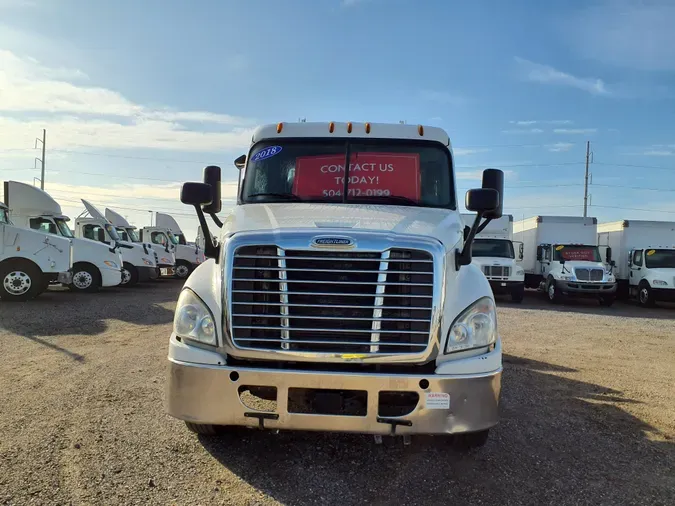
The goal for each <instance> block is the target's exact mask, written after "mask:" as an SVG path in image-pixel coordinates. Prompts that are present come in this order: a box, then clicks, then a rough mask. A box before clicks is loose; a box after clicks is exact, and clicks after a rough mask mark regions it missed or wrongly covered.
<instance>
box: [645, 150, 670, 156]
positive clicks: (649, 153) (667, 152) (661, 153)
mask: <svg viewBox="0 0 675 506" xmlns="http://www.w3.org/2000/svg"><path fill="white" fill-rule="evenodd" d="M642 154H643V155H645V156H675V151H671V150H668V149H650V150H648V151H645V152H644V153H642Z"/></svg>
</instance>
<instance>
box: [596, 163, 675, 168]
mask: <svg viewBox="0 0 675 506" xmlns="http://www.w3.org/2000/svg"><path fill="white" fill-rule="evenodd" d="M593 165H602V166H604V167H627V168H631V169H654V170H675V167H659V166H657V165H632V164H628V163H602V162H593Z"/></svg>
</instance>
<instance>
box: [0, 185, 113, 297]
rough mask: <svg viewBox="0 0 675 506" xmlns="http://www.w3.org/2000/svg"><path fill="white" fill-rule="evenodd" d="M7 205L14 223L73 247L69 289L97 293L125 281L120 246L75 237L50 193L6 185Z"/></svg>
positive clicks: (30, 187)
mask: <svg viewBox="0 0 675 506" xmlns="http://www.w3.org/2000/svg"><path fill="white" fill-rule="evenodd" d="M4 188H5V202H6V203H7V205H8V206H9V207H10V209H11V212H12V221H13V222H14V223H15V224H16V225H18V226H20V227H24V228H31V229H34V230H40V231H42V232H45V233H48V234H53V235H60V236H62V237H65V238H67V239H70V240H71V241H72V243H73V269H72V272H73V276H72V278H73V279H72V282H71V283H70V284H69V285H68V287H69V288H70V289H71V290H73V291H78V292H95V291H97V290H98V289H99V288H101V287H109V286H117V285H119V284H120V283H121V281H122V254H121V253H120V251H119V250H120V247H121V246H120V245H119V244H114V245H112V246H111V245H107V244H101V243H100V242H98V241H94V240H90V239H82V238H78V237H75V236H74V235H73V233H72V232H71V230H70V228H69V226H68V222H69V221H70V218H69V217H68V216H66V215H64V214H63V211H62V210H61V206H60V205H59V203H58V202H56V201H55V200H54V199H53V198H52V197H51V196H50V195H49V194H48V193H47V192H45V191H44V190H41V189H40V188H37V187H35V186H32V185H29V184H26V183H21V182H19V181H5V184H4Z"/></svg>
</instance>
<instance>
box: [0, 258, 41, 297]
mask: <svg viewBox="0 0 675 506" xmlns="http://www.w3.org/2000/svg"><path fill="white" fill-rule="evenodd" d="M0 280H2V285H0V299H2V300H5V301H17V302H18V301H24V300H29V299H33V298H35V297H37V296H38V295H39V294H40V293H41V292H42V291H43V287H44V282H43V280H42V271H40V268H39V267H38V266H37V265H35V264H32V263H30V262H28V261H11V262H7V263H6V264H5V265H2V266H0Z"/></svg>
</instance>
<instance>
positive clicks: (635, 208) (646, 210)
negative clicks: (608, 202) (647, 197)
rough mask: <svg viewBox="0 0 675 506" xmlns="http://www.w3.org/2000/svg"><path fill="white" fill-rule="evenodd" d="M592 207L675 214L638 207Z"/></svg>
mask: <svg viewBox="0 0 675 506" xmlns="http://www.w3.org/2000/svg"><path fill="white" fill-rule="evenodd" d="M591 207H601V208H603V209H620V210H622V211H644V212H646V213H666V214H675V211H665V210H663V209H640V208H638V207H620V206H598V205H595V204H592V205H591Z"/></svg>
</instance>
